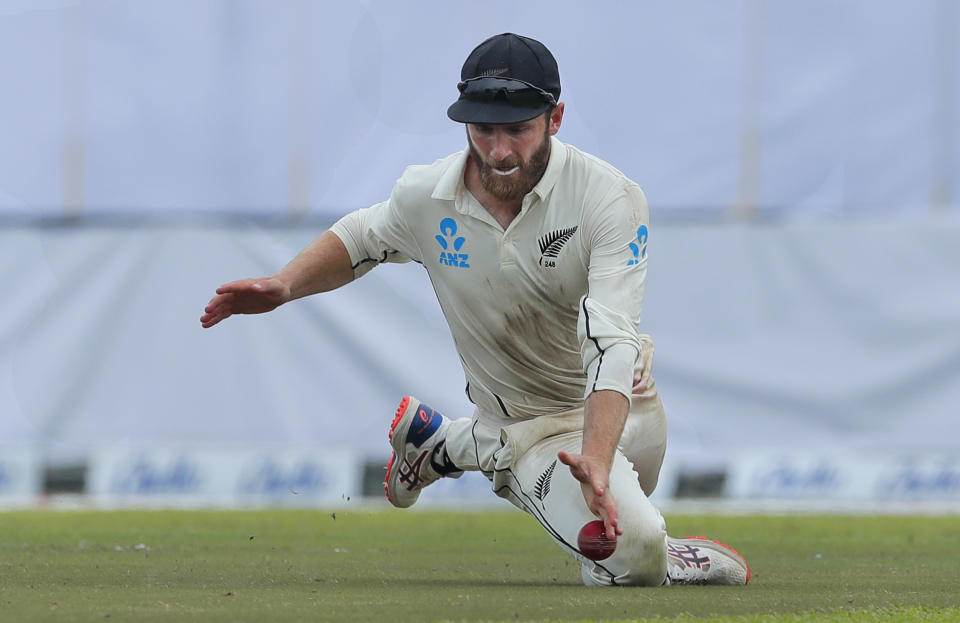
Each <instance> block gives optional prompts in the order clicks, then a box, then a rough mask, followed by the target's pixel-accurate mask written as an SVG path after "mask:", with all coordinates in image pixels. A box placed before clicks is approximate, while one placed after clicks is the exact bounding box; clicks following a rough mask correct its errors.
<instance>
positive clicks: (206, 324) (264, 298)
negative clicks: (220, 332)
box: [200, 277, 291, 329]
mask: <svg viewBox="0 0 960 623" xmlns="http://www.w3.org/2000/svg"><path fill="white" fill-rule="evenodd" d="M290 299H291V295H290V286H289V285H287V284H286V283H284V282H283V281H281V280H280V279H277V278H276V277H261V278H259V279H241V280H240V281H231V282H230V283H225V284H224V285H222V286H220V287H219V288H217V295H216V296H214V297H213V298H212V299H210V302H209V303H207V306H206V307H205V308H204V309H203V311H204V312H205V313H204V314H203V316H200V324H201V325H203V328H204V329H209V328H210V327H212V326H213V325H215V324H217V323H218V322H220V321H221V320H226V319H227V318H229V317H230V316H232V315H234V314H262V313H264V312H268V311H273V310H274V309H276V308H277V307H280V306H281V305H283V304H284V303H286V302H287V301H289V300H290Z"/></svg>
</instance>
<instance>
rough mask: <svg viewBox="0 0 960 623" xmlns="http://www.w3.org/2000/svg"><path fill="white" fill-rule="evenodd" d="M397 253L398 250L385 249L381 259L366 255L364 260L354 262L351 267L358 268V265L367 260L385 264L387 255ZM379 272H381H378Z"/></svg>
mask: <svg viewBox="0 0 960 623" xmlns="http://www.w3.org/2000/svg"><path fill="white" fill-rule="evenodd" d="M395 253H396V251H393V250H390V251H384V252H383V257H381V258H380V259H379V260H378V259H376V258H373V257H365V258H363V259H362V260H360V261H359V262H357V263H356V264H354V265H353V266H351V267H350V268H351V269H352V270H357V267H358V266H360V265H361V264H366V263H367V262H376V263H377V264H383V263H384V262H386V261H387V257H388V256H390V255H394V254H395ZM378 274H379V273H378Z"/></svg>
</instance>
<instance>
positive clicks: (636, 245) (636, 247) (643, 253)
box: [627, 225, 647, 266]
mask: <svg viewBox="0 0 960 623" xmlns="http://www.w3.org/2000/svg"><path fill="white" fill-rule="evenodd" d="M630 251H631V252H632V253H633V257H632V258H631V259H630V261H629V262H627V266H633V265H634V264H639V263H640V260H641V259H643V258H645V257H647V226H646V225H641V226H640V227H639V228H638V229H637V239H636V240H635V241H634V242H631V243H630Z"/></svg>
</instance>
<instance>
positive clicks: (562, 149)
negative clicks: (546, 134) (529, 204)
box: [531, 136, 567, 201]
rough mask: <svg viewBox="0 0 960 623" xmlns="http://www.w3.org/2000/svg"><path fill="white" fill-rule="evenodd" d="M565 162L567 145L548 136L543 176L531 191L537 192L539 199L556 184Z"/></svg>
mask: <svg viewBox="0 0 960 623" xmlns="http://www.w3.org/2000/svg"><path fill="white" fill-rule="evenodd" d="M566 163H567V146H566V145H564V144H563V143H561V142H560V140H559V139H558V138H557V137H555V136H551V137H550V160H548V161H547V168H546V170H545V171H544V172H543V176H542V177H541V178H540V181H539V182H537V185H536V186H534V187H533V190H532V191H531V192H535V193H537V196H538V197H540V201H543V200H544V199H546V198H547V195H549V194H550V191H551V190H553V187H554V186H556V184H557V179H559V177H560V171H562V170H563V165H565V164H566Z"/></svg>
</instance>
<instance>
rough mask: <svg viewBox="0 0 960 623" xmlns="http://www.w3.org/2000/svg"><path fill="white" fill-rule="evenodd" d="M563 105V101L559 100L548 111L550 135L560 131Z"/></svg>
mask: <svg viewBox="0 0 960 623" xmlns="http://www.w3.org/2000/svg"><path fill="white" fill-rule="evenodd" d="M563 106H564V104H563V102H560V103H559V104H557V105H556V106H555V107H554V108H553V110H552V111H551V112H550V128H549V129H550V136H553V135H554V134H556V133H557V132H559V131H560V124H561V123H563Z"/></svg>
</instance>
